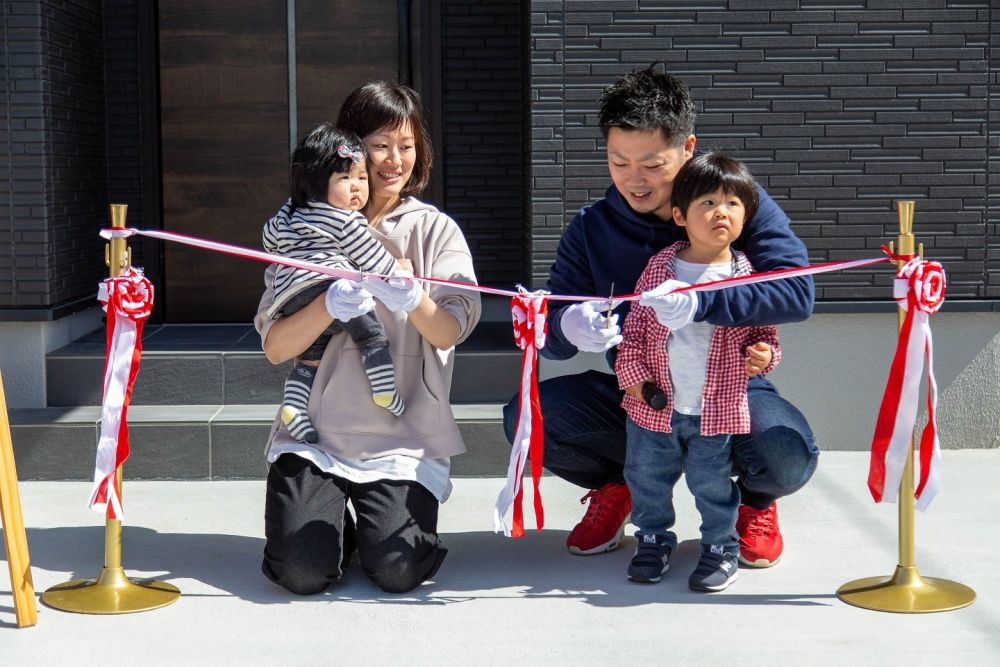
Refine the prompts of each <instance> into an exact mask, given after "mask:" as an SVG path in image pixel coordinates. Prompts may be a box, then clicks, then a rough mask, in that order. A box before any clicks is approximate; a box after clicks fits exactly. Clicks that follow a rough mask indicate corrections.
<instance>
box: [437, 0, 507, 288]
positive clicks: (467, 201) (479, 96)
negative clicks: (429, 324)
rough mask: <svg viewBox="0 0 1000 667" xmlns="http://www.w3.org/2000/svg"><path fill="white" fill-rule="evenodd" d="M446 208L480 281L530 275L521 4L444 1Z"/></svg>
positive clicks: (487, 0)
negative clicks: (525, 217)
mask: <svg viewBox="0 0 1000 667" xmlns="http://www.w3.org/2000/svg"><path fill="white" fill-rule="evenodd" d="M441 14H442V23H443V25H442V33H443V35H444V39H443V43H442V62H443V69H444V90H443V99H444V165H443V166H441V167H439V168H442V169H443V171H444V183H445V193H444V198H445V201H444V209H445V210H446V211H447V212H448V214H449V215H451V216H452V217H453V218H455V220H457V221H458V223H459V225H461V227H462V229H463V231H464V232H465V236H466V239H467V240H468V242H469V246H470V247H471V249H472V253H473V256H474V257H475V261H476V271H477V274H478V277H479V280H480V281H481V282H483V283H485V284H492V285H498V286H504V287H508V286H510V285H511V284H513V283H515V282H517V281H520V280H522V279H523V276H524V275H525V270H524V265H523V257H524V248H523V243H522V238H521V237H522V226H523V223H522V211H523V205H524V203H523V191H524V188H523V182H522V175H523V169H524V165H523V163H522V162H523V161H522V153H521V132H522V98H523V92H522V88H523V87H524V85H523V84H524V79H523V77H522V73H521V69H522V66H521V61H522V54H521V45H522V43H523V40H522V36H521V16H522V10H521V3H519V2H511V0H484V1H483V2H466V1H464V0H444V1H443V2H442V8H441Z"/></svg>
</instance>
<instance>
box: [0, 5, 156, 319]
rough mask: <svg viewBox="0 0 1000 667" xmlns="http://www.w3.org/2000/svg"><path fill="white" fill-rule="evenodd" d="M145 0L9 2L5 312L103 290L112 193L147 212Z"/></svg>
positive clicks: (0, 289) (1, 280)
mask: <svg viewBox="0 0 1000 667" xmlns="http://www.w3.org/2000/svg"><path fill="white" fill-rule="evenodd" d="M135 7H136V3H135V0H104V1H103V2H102V0H74V1H72V2H55V1H43V2H14V3H4V4H3V9H2V11H3V25H4V37H5V39H4V45H3V47H2V56H3V58H4V59H5V62H4V65H5V67H4V72H5V74H4V77H3V80H2V81H3V84H2V85H3V86H4V87H5V92H6V95H4V97H3V99H2V100H0V109H2V114H3V116H4V120H5V121H6V125H7V127H8V128H9V134H8V135H7V136H6V137H3V141H2V145H3V147H2V149H0V150H3V151H5V154H4V155H3V156H2V157H3V158H5V159H3V166H2V167H0V170H2V171H0V173H2V177H0V198H2V204H3V214H2V215H0V248H2V249H3V252H2V253H0V308H12V309H15V310H19V309H29V310H30V309H46V308H53V307H58V306H61V305H65V304H67V303H72V302H74V301H77V300H80V299H86V298H87V297H90V296H92V295H93V294H94V293H95V291H96V283H97V281H99V280H100V279H101V278H103V277H104V276H106V275H107V269H106V268H105V266H104V263H103V249H102V246H103V242H102V241H101V239H100V238H99V237H98V236H97V230H98V229H100V228H101V227H102V226H106V225H107V224H108V213H107V204H108V203H109V201H110V200H112V199H113V200H114V201H115V202H125V203H129V204H130V205H131V206H130V211H129V213H130V215H129V222H130V224H138V220H137V216H136V215H135V214H136V213H137V212H138V211H137V209H138V210H141V201H140V200H141V187H140V172H139V168H138V162H139V146H140V142H139V105H138V71H137V65H136V63H137V58H136V49H137V36H136V18H135V14H136V8H135Z"/></svg>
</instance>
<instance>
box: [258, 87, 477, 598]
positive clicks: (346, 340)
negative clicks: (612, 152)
mask: <svg viewBox="0 0 1000 667" xmlns="http://www.w3.org/2000/svg"><path fill="white" fill-rule="evenodd" d="M337 125H338V126H340V127H342V128H345V129H348V130H351V131H353V132H355V133H356V134H357V135H358V136H360V137H361V138H362V141H363V142H364V143H365V146H366V148H367V150H368V160H369V162H368V176H369V181H368V183H369V188H370V196H369V198H368V203H367V205H365V207H364V209H363V210H362V212H363V213H364V215H365V217H366V218H367V219H368V224H369V225H370V230H371V231H372V233H373V235H374V236H375V237H376V238H377V239H379V241H380V242H381V243H382V245H383V246H385V248H386V249H387V250H388V251H389V252H390V253H391V254H392V255H393V256H394V257H396V258H397V259H400V260H409V261H410V262H411V263H412V267H413V272H414V273H415V274H416V275H417V276H424V277H431V278H444V279H447V280H451V281H455V282H460V283H468V284H473V285H474V284H476V276H475V272H474V271H473V268H472V256H471V254H470V252H469V248H468V244H467V243H466V241H465V238H464V237H463V235H462V232H461V230H460V229H459V228H458V225H456V224H455V221H454V220H452V219H451V218H449V217H448V216H447V215H445V214H443V213H441V212H439V211H438V210H437V209H436V208H434V207H433V206H431V205H429V204H425V203H423V202H421V201H419V200H418V199H416V197H415V196H414V195H416V194H419V193H420V192H421V191H422V190H423V188H424V187H425V186H426V185H427V181H428V176H429V172H430V167H431V156H432V154H433V152H432V149H431V145H430V138H429V136H428V133H427V129H426V127H425V125H424V121H423V113H422V109H421V106H420V100H419V98H418V97H417V95H416V93H415V92H414V91H413V90H411V89H409V88H407V87H405V86H399V85H396V84H392V83H388V82H381V81H379V82H373V83H369V84H366V85H364V86H362V87H360V88H358V89H357V90H355V91H354V92H352V93H351V94H350V96H348V98H347V100H345V101H344V104H343V106H342V107H341V110H340V117H339V118H338V121H337ZM372 296H374V297H375V301H373V300H372V298H371V297H372ZM273 299H274V267H273V266H272V267H270V268H268V269H267V271H266V273H265V290H264V295H263V297H261V301H260V306H259V307H258V310H257V316H256V318H255V325H256V327H257V331H258V332H259V333H260V336H261V339H262V341H263V346H264V352H265V353H266V354H267V358H268V359H269V360H270V361H271V362H272V363H276V364H277V363H282V362H284V361H287V360H289V359H292V358H293V357H295V356H296V355H298V354H300V353H302V351H303V350H305V349H306V348H307V347H308V346H309V345H310V344H311V343H312V341H314V340H315V339H316V338H317V336H318V335H319V334H320V333H322V332H323V331H324V330H326V329H327V327H329V326H330V324H331V323H332V322H333V321H334V319H341V318H343V319H345V320H346V319H350V318H352V317H357V315H359V314H361V313H363V312H367V311H368V310H371V308H373V307H374V308H375V310H376V311H377V312H378V316H379V319H381V321H382V322H383V323H384V326H385V331H386V335H387V337H388V339H389V346H390V352H391V355H392V359H393V366H394V368H395V372H396V387H397V390H398V391H399V393H400V394H401V396H402V398H403V400H404V401H405V402H406V412H405V413H404V414H403V415H402V416H400V417H394V416H393V415H391V414H390V413H389V412H387V411H386V410H384V409H382V408H380V407H378V406H377V405H376V404H375V403H373V402H372V400H371V397H370V396H369V395H368V394H366V393H365V392H363V391H359V390H358V388H359V387H361V386H364V385H365V383H366V376H365V371H364V368H362V366H361V357H360V354H359V352H358V350H357V348H356V346H355V345H354V344H353V343H352V342H351V339H350V337H349V336H347V335H346V334H343V333H341V334H339V335H336V336H334V337H333V338H332V339H331V341H330V344H329V345H328V347H327V349H326V353H325V354H324V355H323V358H322V361H321V362H320V365H319V367H318V369H317V371H316V377H315V380H314V383H313V391H312V393H311V394H310V399H309V417H310V419H311V420H312V423H313V426H314V428H315V429H316V431H317V433H318V435H319V441H318V442H317V443H316V444H312V445H311V444H308V443H304V442H300V441H298V440H296V439H295V438H293V437H292V436H291V435H290V434H289V433H288V431H287V429H286V428H285V427H284V425H283V424H282V422H281V420H280V419H275V423H274V426H273V428H272V429H271V435H270V438H269V441H268V454H267V458H268V462H269V463H270V464H271V465H270V470H269V472H268V477H267V497H266V505H265V510H264V530H265V535H266V538H267V542H266V545H265V547H264V562H263V565H262V569H263V571H264V574H265V576H267V578H268V579H270V580H271V581H273V582H275V583H277V584H279V585H281V586H284V587H285V588H287V589H288V590H290V591H291V592H293V593H297V594H300V595H307V594H310V593H318V592H320V591H322V590H324V589H325V588H326V587H327V586H328V585H329V584H330V583H331V582H334V581H337V580H338V579H339V578H340V576H341V573H342V571H343V568H344V566H346V564H347V563H348V562H349V560H350V557H351V554H352V553H353V551H354V550H355V549H357V552H358V555H359V557H360V561H361V567H362V569H363V570H364V572H365V574H366V575H368V577H370V578H371V579H372V580H373V581H374V582H375V583H377V584H378V585H379V586H380V587H381V588H382V589H383V590H385V591H388V592H392V593H402V592H406V591H409V590H412V589H413V588H415V587H416V586H418V585H419V584H420V583H421V582H423V581H425V580H427V579H429V578H430V577H432V576H433V575H434V573H435V572H436V571H437V569H438V567H439V566H440V565H441V561H442V560H444V557H445V554H446V553H447V551H446V550H445V549H444V548H443V547H442V546H441V544H440V541H439V540H438V535H437V519H438V506H439V503H441V502H444V501H445V499H447V497H448V494H449V492H450V491H451V482H450V480H449V478H448V475H449V468H450V463H449V457H451V456H453V455H455V454H460V453H462V452H464V451H465V446H464V444H463V443H462V438H461V435H460V434H459V431H458V426H457V425H456V424H455V420H454V418H453V417H452V414H451V408H450V407H449V404H448V390H449V385H450V383H451V367H452V361H453V358H454V346H455V345H456V344H457V343H459V342H461V341H463V340H464V339H465V338H466V337H467V336H468V335H469V333H470V332H471V331H472V329H473V328H474V327H475V326H476V323H477V322H478V321H479V315H480V299H479V294H478V293H477V292H473V291H471V290H465V289H460V288H456V287H451V286H440V285H426V284H424V283H420V282H417V281H412V282H409V281H402V282H397V281H394V284H389V283H387V282H384V281H382V280H378V279H375V278H368V279H365V281H363V282H362V284H361V285H360V286H359V285H357V284H356V283H350V282H348V281H346V280H338V281H335V282H334V283H333V284H332V285H331V287H330V289H329V290H328V291H327V292H326V293H325V294H321V295H320V296H318V297H317V298H316V300H315V301H313V302H312V303H311V304H309V305H308V306H306V307H304V308H302V309H301V310H299V311H297V312H296V313H294V314H292V315H289V316H287V317H282V318H279V319H269V318H268V317H267V312H268V309H269V308H270V306H271V303H272V302H273ZM348 502H349V503H350V505H351V506H352V507H353V509H354V513H355V515H356V517H357V518H356V520H355V519H352V517H351V514H350V511H349V510H348V509H347V504H348Z"/></svg>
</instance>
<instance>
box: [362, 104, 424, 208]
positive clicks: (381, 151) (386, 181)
mask: <svg viewBox="0 0 1000 667" xmlns="http://www.w3.org/2000/svg"><path fill="white" fill-rule="evenodd" d="M364 142H365V146H366V147H367V148H368V161H369V165H370V166H369V170H368V176H369V186H370V188H371V196H372V198H379V199H382V198H398V197H399V196H400V192H401V191H402V190H403V188H404V187H405V186H406V184H407V182H409V180H410V176H411V175H412V174H413V166H414V165H415V164H416V162H417V150H416V140H415V138H414V136H413V129H412V128H411V127H410V123H409V122H408V121H405V122H403V123H402V124H401V125H400V126H399V127H397V128H396V129H389V128H385V127H383V128H381V129H378V130H376V131H375V132H372V133H371V134H369V135H368V136H366V137H365V138H364Z"/></svg>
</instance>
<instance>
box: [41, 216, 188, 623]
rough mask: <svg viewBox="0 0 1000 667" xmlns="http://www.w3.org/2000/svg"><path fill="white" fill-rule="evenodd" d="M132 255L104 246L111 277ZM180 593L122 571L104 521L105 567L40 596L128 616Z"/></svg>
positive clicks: (120, 225)
mask: <svg viewBox="0 0 1000 667" xmlns="http://www.w3.org/2000/svg"><path fill="white" fill-rule="evenodd" d="M127 208H128V207H127V206H126V205H125V204H112V205H111V227H112V228H115V229H124V228H125V213H126V210H127ZM131 259H132V253H131V250H130V249H129V247H128V245H127V243H126V242H125V239H124V238H123V237H117V236H116V237H113V238H111V240H110V242H109V243H108V245H106V246H105V247H104V261H105V263H106V264H107V265H108V268H109V270H110V275H111V277H112V278H117V277H118V276H119V275H121V273H122V271H123V270H124V269H125V268H126V267H127V266H129V264H130V262H131ZM113 316H114V315H113V314H112V313H108V317H113ZM115 485H116V486H117V488H118V495H119V497H121V491H122V468H121V466H118V468H117V469H116V470H115ZM180 594H181V592H180V590H178V589H177V587H176V586H173V585H171V584H168V583H165V582H163V581H136V580H131V579H129V578H128V577H126V576H125V570H124V568H122V522H121V521H120V520H118V519H107V520H106V522H105V527H104V567H103V568H102V569H101V573H100V575H99V576H98V577H97V578H96V579H74V580H72V581H67V582H65V583H62V584H58V585H56V586H53V587H52V588H50V589H48V590H47V591H45V592H44V593H42V602H44V603H45V604H46V605H48V606H50V607H53V608H55V609H61V610H62V611H71V612H77V613H81V614H128V613H131V612H136V611H148V610H150V609H158V608H159V607H165V606H167V605H168V604H170V603H171V602H173V601H175V600H176V599H177V598H178V597H179V596H180Z"/></svg>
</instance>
